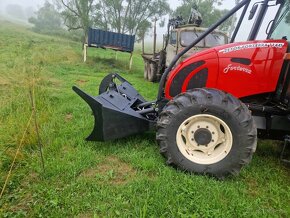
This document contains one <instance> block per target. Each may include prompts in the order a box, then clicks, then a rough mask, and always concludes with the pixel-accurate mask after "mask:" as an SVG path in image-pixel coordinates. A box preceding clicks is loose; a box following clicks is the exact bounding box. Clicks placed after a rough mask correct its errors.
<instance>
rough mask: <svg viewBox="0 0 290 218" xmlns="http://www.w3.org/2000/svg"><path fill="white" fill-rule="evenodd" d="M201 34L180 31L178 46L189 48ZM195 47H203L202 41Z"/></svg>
mask: <svg viewBox="0 0 290 218" xmlns="http://www.w3.org/2000/svg"><path fill="white" fill-rule="evenodd" d="M201 34H202V32H196V31H182V32H181V33H180V44H181V45H182V46H183V47H187V46H189V45H190V44H191V43H192V42H193V41H194V40H195V39H197V37H199V36H200V35H201ZM195 46H196V47H204V39H202V40H201V41H200V42H199V43H197V44H196V45H195Z"/></svg>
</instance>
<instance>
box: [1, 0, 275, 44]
mask: <svg viewBox="0 0 290 218" xmlns="http://www.w3.org/2000/svg"><path fill="white" fill-rule="evenodd" d="M52 1H55V0H49V2H52ZM44 2H45V0H0V17H1V16H2V17H3V16H4V17H6V18H8V19H9V18H12V17H13V15H11V13H10V14H8V13H7V10H8V9H9V8H8V7H9V5H10V10H11V8H13V7H11V5H16V6H17V5H20V6H21V8H22V12H18V13H17V12H15V15H14V16H16V18H17V19H21V17H22V19H23V20H26V22H27V19H28V18H29V17H31V16H33V13H34V11H36V10H37V9H38V8H40V7H41V6H42V5H43V4H44ZM168 2H169V4H170V7H171V9H175V8H176V7H177V6H179V5H180V4H181V1H180V0H168ZM234 2H235V1H234V0H224V2H223V5H221V6H219V8H221V9H225V8H226V9H231V8H233V7H234V6H235V3H234ZM255 2H256V1H255ZM250 7H251V6H250ZM275 11H276V10H275V8H273V9H270V10H269V12H268V15H267V16H266V20H265V22H264V26H263V28H264V29H265V28H266V27H265V26H267V24H268V22H269V21H270V19H272V18H273V14H274V13H275ZM10 12H11V11H10ZM247 16H248V14H247V15H246V17H247ZM168 18H169V17H168V16H167V17H165V19H166V23H167V20H168ZM251 23H252V22H249V21H247V20H245V21H244V23H243V25H242V28H241V29H242V31H240V33H239V35H238V37H237V39H238V40H239V41H240V40H246V38H245V36H246V35H248V32H249V31H250V30H249V28H248V26H251ZM165 33H166V27H163V28H160V27H158V28H157V35H158V41H161V40H162V36H163V34H165ZM151 37H152V30H150V31H149V33H148V37H147V40H151V41H152V39H151ZM259 38H265V31H264V30H263V31H262V32H261V33H260V34H259ZM147 40H146V41H147Z"/></svg>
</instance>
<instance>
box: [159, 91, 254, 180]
mask: <svg viewBox="0 0 290 218" xmlns="http://www.w3.org/2000/svg"><path fill="white" fill-rule="evenodd" d="M156 138H157V142H158V144H159V145H160V152H161V153H162V154H163V155H164V156H165V157H166V158H167V164H169V165H174V166H176V167H178V168H179V169H181V170H185V171H188V172H194V173H198V174H208V175H212V176H215V177H217V178H221V179H222V178H224V177H226V176H229V175H237V174H238V173H239V171H240V169H241V168H242V166H244V165H246V164H248V163H249V162H250V160H251V158H252V155H253V153H254V152H255V150H256V146H257V129H256V126H255V124H254V120H253V118H252V116H251V113H250V111H249V110H248V108H247V107H246V106H245V105H244V104H243V103H242V102H241V101H240V100H238V99H237V98H235V97H233V96H232V95H230V94H227V93H225V92H222V91H219V90H216V89H207V88H203V89H194V90H190V91H188V92H186V93H182V94H180V95H178V96H176V97H175V98H174V99H173V100H171V101H170V102H169V103H168V104H167V105H166V106H165V107H164V109H163V111H162V112H161V114H160V116H159V119H158V122H157V136H156Z"/></svg>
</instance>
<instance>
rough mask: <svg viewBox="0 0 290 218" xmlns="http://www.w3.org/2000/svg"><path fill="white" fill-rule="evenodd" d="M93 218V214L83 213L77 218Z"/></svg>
mask: <svg viewBox="0 0 290 218" xmlns="http://www.w3.org/2000/svg"><path fill="white" fill-rule="evenodd" d="M91 217H94V214H93V213H82V214H79V215H77V218H91Z"/></svg>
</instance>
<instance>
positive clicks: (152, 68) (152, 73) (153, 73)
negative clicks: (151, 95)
mask: <svg viewBox="0 0 290 218" xmlns="http://www.w3.org/2000/svg"><path fill="white" fill-rule="evenodd" d="M147 69H148V74H147V76H148V81H149V82H156V80H157V66H156V64H155V63H150V64H149V66H148V68H147Z"/></svg>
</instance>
